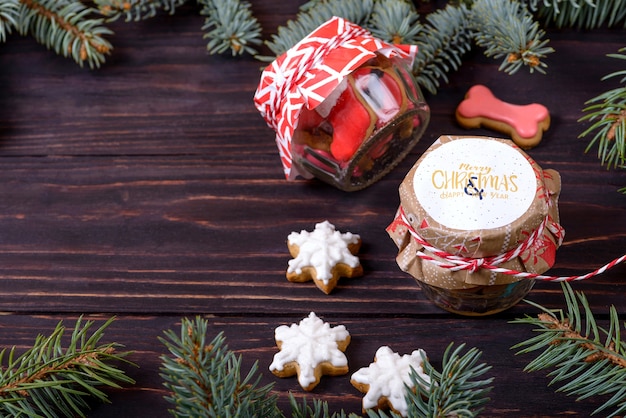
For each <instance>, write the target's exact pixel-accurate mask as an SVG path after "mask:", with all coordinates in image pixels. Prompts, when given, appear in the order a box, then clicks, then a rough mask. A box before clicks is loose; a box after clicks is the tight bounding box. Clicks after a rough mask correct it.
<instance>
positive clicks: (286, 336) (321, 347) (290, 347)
mask: <svg viewBox="0 0 626 418" xmlns="http://www.w3.org/2000/svg"><path fill="white" fill-rule="evenodd" d="M275 338H276V345H278V348H279V349H280V352H278V353H276V354H275V355H274V360H273V361H272V364H270V371H271V372H272V373H273V374H274V375H276V376H278V377H291V376H294V375H296V374H297V375H298V383H300V386H302V388H303V389H304V390H307V391H310V390H313V388H314V387H315V386H317V385H318V383H319V382H320V378H321V377H322V375H329V376H338V375H342V374H346V373H348V359H347V358H346V356H345V354H344V353H343V352H344V351H345V350H346V348H347V347H348V344H350V333H348V331H347V330H346V327H345V326H343V325H337V326H336V327H331V326H330V325H329V324H328V323H326V322H324V321H322V320H321V319H320V318H318V317H317V315H315V313H314V312H311V313H310V314H309V316H308V317H306V318H304V319H303V320H301V321H300V323H299V324H297V325H296V324H291V326H286V325H281V326H279V327H278V328H276V331H275Z"/></svg>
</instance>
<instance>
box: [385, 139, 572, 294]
mask: <svg viewBox="0 0 626 418" xmlns="http://www.w3.org/2000/svg"><path fill="white" fill-rule="evenodd" d="M560 186H561V183H560V176H559V175H558V173H557V172H556V171H554V170H542V169H541V167H539V165H538V164H537V163H536V162H535V161H534V160H533V159H532V158H530V157H529V156H528V155H527V154H526V153H525V152H523V151H522V150H521V149H520V148H519V147H518V146H516V145H515V144H513V143H512V142H511V141H509V140H504V139H498V138H490V137H479V136H441V137H440V138H439V139H438V140H437V141H435V143H434V144H433V145H432V146H431V147H430V148H429V149H428V150H427V151H426V152H425V153H424V154H423V155H422V156H421V157H420V159H419V160H418V161H417V163H416V164H415V165H414V166H413V168H411V170H410V171H409V173H408V174H407V175H406V177H405V179H404V181H403V182H402V184H401V185H400V203H401V204H400V209H399V211H398V213H397V216H396V220H394V223H392V224H391V225H390V226H389V227H388V228H387V232H388V233H389V235H390V236H391V237H392V238H393V239H394V240H395V242H396V244H397V245H398V246H399V247H400V250H401V253H403V254H404V255H403V256H402V257H403V259H402V260H401V259H400V258H399V259H398V262H399V264H401V267H402V268H403V269H404V270H405V271H410V270H411V267H410V266H411V265H412V264H415V263H418V264H420V266H419V268H418V270H419V271H413V273H415V274H414V275H419V276H421V277H422V278H424V276H425V274H424V269H422V267H421V260H416V259H418V257H417V256H416V255H415V254H416V253H417V252H418V251H422V250H425V251H426V252H428V253H429V254H430V257H435V258H436V257H439V258H440V259H444V260H450V259H452V258H455V257H456V258H458V259H461V260H470V261H469V262H470V264H471V260H479V261H477V262H476V263H475V264H476V266H475V267H472V268H469V269H467V270H465V268H464V269H461V268H456V267H453V268H451V269H449V271H447V272H439V271H438V270H437V269H434V270H437V271H436V273H437V274H434V275H439V276H442V277H440V278H439V279H437V280H435V279H433V280H435V281H437V282H440V281H443V282H446V281H450V280H451V277H450V276H454V277H452V279H454V280H451V283H452V285H450V286H442V287H454V286H455V285H456V282H455V281H460V282H461V283H464V284H468V283H481V284H489V283H494V282H496V281H498V282H499V283H502V282H510V281H515V280H518V279H515V278H512V277H509V278H507V277H497V274H496V273H494V272H493V271H480V268H479V266H480V265H482V264H483V263H484V262H485V261H484V259H485V258H488V257H498V258H497V260H499V261H502V262H506V263H509V264H508V265H509V267H511V268H513V269H515V270H521V271H531V272H536V273H542V272H544V271H546V270H547V269H548V268H549V267H551V266H552V265H553V263H554V256H555V251H556V248H557V247H558V246H559V245H560V243H561V241H562V234H563V231H562V228H561V227H560V225H559V224H558V222H559V216H558V208H557V200H558V194H559V192H560ZM409 232H410V233H409ZM416 237H417V240H416ZM407 247H410V249H409V250H407ZM548 247H549V248H548ZM507 253H513V254H509V255H507V257H503V255H504V254H507ZM411 254H413V255H412V256H411ZM490 262H491V261H490ZM431 267H432V266H429V271H430V272H431V273H433V272H434V270H433V269H431ZM460 270H464V271H462V272H461V271H460ZM413 273H412V274H413ZM440 273H441V274H440ZM454 273H457V274H456V275H455V274H454ZM502 276H504V275H502ZM416 277H417V276H416ZM426 280H428V278H426Z"/></svg>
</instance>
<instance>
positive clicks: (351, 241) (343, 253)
mask: <svg viewBox="0 0 626 418" xmlns="http://www.w3.org/2000/svg"><path fill="white" fill-rule="evenodd" d="M287 246H288V247H289V252H290V253H291V256H292V257H294V258H293V259H292V260H289V265H288V268H287V280H289V281H290V282H308V281H310V280H313V281H314V282H315V284H316V285H317V287H319V288H320V289H321V290H322V291H323V292H324V293H326V294H328V293H330V292H331V291H332V290H333V289H334V288H335V286H337V281H338V280H339V277H357V276H361V275H363V267H361V263H360V262H359V258H358V257H357V256H356V253H357V252H358V251H359V248H360V247H361V237H360V236H359V235H356V234H353V233H351V232H346V233H343V234H342V233H341V232H339V231H337V230H335V226H334V225H333V224H331V223H330V222H328V221H324V222H320V223H318V224H316V225H315V230H314V231H313V232H309V231H304V230H303V231H301V232H299V233H298V232H292V233H291V234H289V236H288V237H287Z"/></svg>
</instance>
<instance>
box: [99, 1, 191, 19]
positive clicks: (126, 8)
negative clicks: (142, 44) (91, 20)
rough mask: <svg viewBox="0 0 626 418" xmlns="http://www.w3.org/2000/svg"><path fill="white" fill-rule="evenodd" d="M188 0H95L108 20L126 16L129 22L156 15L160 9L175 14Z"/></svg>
mask: <svg viewBox="0 0 626 418" xmlns="http://www.w3.org/2000/svg"><path fill="white" fill-rule="evenodd" d="M185 2H186V0H95V3H96V5H97V6H98V9H99V10H100V13H102V15H103V16H105V17H106V18H107V20H108V21H114V20H117V19H119V18H120V17H122V16H124V18H125V19H126V21H127V22H130V21H131V20H133V21H140V20H145V19H149V18H151V17H154V16H156V14H157V12H158V11H159V10H165V11H167V12H169V13H170V14H174V12H175V11H176V8H177V7H178V6H182V5H183V4H184V3H185Z"/></svg>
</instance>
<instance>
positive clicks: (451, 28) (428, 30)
mask: <svg viewBox="0 0 626 418" xmlns="http://www.w3.org/2000/svg"><path fill="white" fill-rule="evenodd" d="M469 13H470V11H469V9H468V8H467V7H466V6H465V5H463V4H462V5H460V6H458V7H457V6H451V5H448V6H446V7H445V8H444V9H441V10H438V11H436V12H433V13H429V14H428V15H427V16H426V24H425V25H424V30H422V31H421V32H420V33H419V35H418V38H417V45H418V48H419V51H418V54H417V56H416V57H415V62H414V64H413V74H414V75H415V77H416V79H417V82H418V84H419V85H420V86H422V87H424V88H425V89H426V90H428V91H429V92H431V93H432V94H435V93H436V92H437V90H438V89H439V85H440V83H439V80H443V81H444V82H445V83H447V82H448V77H447V74H448V73H450V72H452V71H456V70H458V69H459V68H460V67H461V64H462V58H463V55H464V54H466V53H467V52H469V50H470V49H471V48H472V38H471V34H470V28H469V19H468V17H469Z"/></svg>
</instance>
